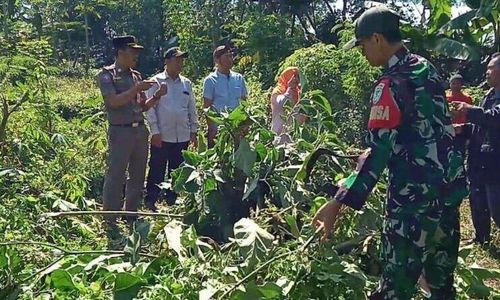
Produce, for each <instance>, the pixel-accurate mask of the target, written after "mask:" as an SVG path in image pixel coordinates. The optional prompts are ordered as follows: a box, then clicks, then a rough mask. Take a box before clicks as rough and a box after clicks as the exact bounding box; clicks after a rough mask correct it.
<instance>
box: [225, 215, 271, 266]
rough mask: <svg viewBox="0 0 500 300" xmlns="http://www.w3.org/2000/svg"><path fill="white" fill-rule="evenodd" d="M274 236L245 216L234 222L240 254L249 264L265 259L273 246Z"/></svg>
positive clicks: (235, 236) (235, 239) (235, 237)
mask: <svg viewBox="0 0 500 300" xmlns="http://www.w3.org/2000/svg"><path fill="white" fill-rule="evenodd" d="M273 240H274V237H273V236H272V234H270V233H269V232H267V231H265V230H264V229H262V228H260V227H259V225H257V223H255V222H254V221H253V220H251V219H247V218H243V219H241V220H239V221H238V222H236V224H234V241H235V242H236V243H237V244H238V246H239V249H238V250H239V252H240V255H241V256H242V257H243V258H244V259H245V261H246V262H248V264H249V266H253V265H255V264H256V263H257V262H259V261H263V260H264V259H265V258H266V257H267V254H268V253H269V251H270V250H271V248H272V244H273Z"/></svg>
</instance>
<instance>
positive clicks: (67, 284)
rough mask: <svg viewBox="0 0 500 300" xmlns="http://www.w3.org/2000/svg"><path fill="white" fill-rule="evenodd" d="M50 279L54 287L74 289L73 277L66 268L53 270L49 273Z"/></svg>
mask: <svg viewBox="0 0 500 300" xmlns="http://www.w3.org/2000/svg"><path fill="white" fill-rule="evenodd" d="M50 280H51V282H52V284H53V285H54V287H55V288H56V289H61V290H74V289H76V286H75V283H74V282H73V277H72V276H71V274H69V272H68V271H66V270H61V269H58V270H55V271H54V272H52V274H50Z"/></svg>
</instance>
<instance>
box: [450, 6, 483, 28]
mask: <svg viewBox="0 0 500 300" xmlns="http://www.w3.org/2000/svg"><path fill="white" fill-rule="evenodd" d="M476 13H477V10H475V9H473V10H470V11H468V12H466V13H464V14H461V15H459V16H457V17H455V18H453V19H452V20H450V21H449V22H448V23H446V24H445V25H443V27H442V28H441V31H444V30H448V29H464V28H466V27H468V26H469V22H470V21H472V19H474V18H475V17H476Z"/></svg>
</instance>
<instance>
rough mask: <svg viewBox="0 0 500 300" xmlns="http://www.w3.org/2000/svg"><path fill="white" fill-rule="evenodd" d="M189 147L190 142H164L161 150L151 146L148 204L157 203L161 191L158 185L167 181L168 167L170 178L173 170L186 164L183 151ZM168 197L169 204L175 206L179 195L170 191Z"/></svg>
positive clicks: (146, 199) (147, 192) (147, 191)
mask: <svg viewBox="0 0 500 300" xmlns="http://www.w3.org/2000/svg"><path fill="white" fill-rule="evenodd" d="M188 145H189V141H188V142H182V143H167V142H162V145H161V148H158V147H155V146H153V145H151V157H150V158H149V172H148V182H147V184H146V198H145V201H146V202H149V203H156V201H157V200H158V196H159V195H160V191H161V190H160V188H159V187H158V184H159V183H162V182H164V181H165V173H166V171H167V166H168V176H169V177H170V174H171V172H172V170H175V169H176V168H178V167H179V166H180V165H181V164H182V163H183V162H184V158H183V157H182V150H186V149H187V148H188ZM166 196H167V203H168V204H170V205H173V204H175V200H176V198H177V195H176V194H175V193H174V192H173V191H172V190H170V189H168V190H167V191H166Z"/></svg>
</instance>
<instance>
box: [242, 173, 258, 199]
mask: <svg viewBox="0 0 500 300" xmlns="http://www.w3.org/2000/svg"><path fill="white" fill-rule="evenodd" d="M258 183H259V176H257V177H255V178H253V179H251V178H247V181H246V183H245V194H244V195H243V200H245V199H247V198H248V197H249V196H250V194H251V193H252V192H253V191H254V190H255V189H256V188H257V184H258Z"/></svg>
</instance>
